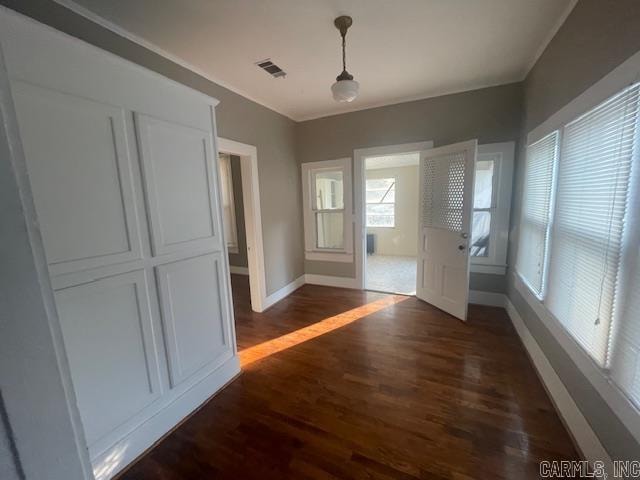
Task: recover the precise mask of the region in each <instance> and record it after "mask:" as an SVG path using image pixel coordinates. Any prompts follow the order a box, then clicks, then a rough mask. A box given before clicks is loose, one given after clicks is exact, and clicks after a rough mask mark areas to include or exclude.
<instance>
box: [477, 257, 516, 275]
mask: <svg viewBox="0 0 640 480" xmlns="http://www.w3.org/2000/svg"><path fill="white" fill-rule="evenodd" d="M471 272H472V273H489V274H491V275H505V274H506V273H507V266H506V265H484V264H480V263H473V260H471Z"/></svg>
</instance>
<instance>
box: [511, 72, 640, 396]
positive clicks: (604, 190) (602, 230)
mask: <svg viewBox="0 0 640 480" xmlns="http://www.w3.org/2000/svg"><path fill="white" fill-rule="evenodd" d="M639 98H640V84H635V85H633V86H631V87H627V88H625V89H624V90H623V91H621V92H620V93H618V94H617V95H614V96H613V97H611V98H610V99H608V100H607V101H605V102H603V103H601V104H600V105H598V106H596V107H595V108H592V109H591V110H589V111H588V112H586V113H585V114H583V115H581V116H580V117H578V118H577V119H574V120H573V121H571V122H569V123H567V124H566V125H564V126H563V127H562V128H560V130H559V131H557V132H554V133H553V134H551V135H549V136H547V137H545V138H543V139H542V140H540V141H539V142H536V143H534V144H532V145H530V146H529V148H528V149H527V162H526V173H525V188H524V195H523V213H522V220H521V228H520V230H521V232H520V242H519V247H518V262H517V265H516V269H517V271H518V273H519V275H520V276H521V277H522V278H523V280H524V281H525V284H526V286H527V287H529V289H530V290H532V291H533V292H534V293H535V294H536V296H538V298H539V300H540V301H541V304H542V305H543V306H544V307H543V308H544V311H545V312H547V314H548V315H549V316H550V318H552V319H554V320H555V321H557V322H558V323H559V324H560V325H562V327H563V328H564V331H565V332H566V333H567V334H568V335H570V336H571V337H572V338H573V339H574V340H575V342H576V343H577V344H578V345H579V346H580V347H581V348H582V350H583V351H584V352H586V353H587V354H588V355H589V356H590V357H591V358H592V359H593V360H594V361H595V362H596V363H597V364H598V365H599V366H600V367H601V369H602V372H603V373H604V374H605V375H607V376H609V377H610V378H611V379H612V380H613V381H614V382H615V383H616V384H617V385H618V386H619V387H620V389H621V390H622V391H623V392H624V393H625V394H626V395H627V396H628V398H630V399H631V400H632V401H633V402H634V403H635V404H636V406H640V293H639V292H640V229H639V227H640V222H639V221H638V220H639V219H638V205H639V204H640V197H639V193H640V192H639V187H640V181H639V180H640V158H639V156H640V151H639V147H640V126H639V122H640V115H639V114H638V111H639V109H640V100H639ZM554 143H555V144H558V143H559V148H556V147H555V146H554ZM552 151H553V152H556V153H553V154H552V153H551V152H552ZM549 164H552V165H553V167H549ZM554 168H555V170H556V172H555V175H554V174H552V173H549V172H551V171H553V170H554ZM545 236H546V240H541V239H542V238H543V237H545Z"/></svg>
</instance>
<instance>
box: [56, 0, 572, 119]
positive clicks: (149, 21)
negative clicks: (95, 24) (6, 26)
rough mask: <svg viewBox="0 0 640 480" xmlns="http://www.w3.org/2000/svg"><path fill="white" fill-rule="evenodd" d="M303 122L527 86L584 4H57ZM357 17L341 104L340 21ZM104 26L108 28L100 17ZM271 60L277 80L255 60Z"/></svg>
mask: <svg viewBox="0 0 640 480" xmlns="http://www.w3.org/2000/svg"><path fill="white" fill-rule="evenodd" d="M57 1H58V2H59V3H61V4H63V5H66V6H69V7H71V8H73V9H74V10H76V11H78V12H79V13H82V14H84V15H85V16H88V17H90V18H92V19H94V20H97V21H101V23H103V24H105V25H107V26H109V27H110V28H112V29H115V30H119V33H123V34H126V35H127V36H128V37H129V38H132V39H134V40H136V41H138V42H140V43H143V44H145V45H146V46H147V47H151V48H153V49H154V50H156V51H159V52H161V53H163V54H164V55H166V56H169V57H171V58H172V59H173V60H177V61H179V62H180V63H182V64H183V65H185V66H188V67H189V68H191V69H192V70H195V71H197V72H198V73H200V74H202V75H204V76H206V77H208V78H209V79H211V80H213V81H215V82H217V83H219V84H221V85H223V86H226V87H228V88H230V89H231V90H234V91H236V92H237V93H240V94H242V95H244V96H246V97H248V98H251V99H253V100H255V101H257V102H259V103H261V104H263V105H265V106H268V107H270V108H272V109H274V110H276V111H278V112H281V113H283V114H285V115H287V116H289V117H290V118H293V119H294V120H304V119H309V118H317V117H322V116H326V115H331V114H335V113H341V112H345V111H353V110H360V109H364V108H369V107H373V106H380V105H388V104H392V103H398V102H402V101H408V100H415V99H418V98H426V97H431V96H436V95H442V94H446V93H453V92H459V91H464V90H471V89H475V88H481V87H485V86H490V85H499V84H503V83H509V82H514V81H519V80H522V79H523V78H524V76H525V75H526V73H527V71H528V70H529V68H530V67H531V65H532V64H533V62H534V61H535V60H536V59H537V57H538V56H539V54H540V53H541V51H542V50H543V49H544V47H545V46H546V44H547V43H548V41H549V40H550V39H551V37H552V36H553V34H554V33H555V32H556V30H557V28H558V27H559V26H560V25H561V24H562V22H563V21H564V19H565V18H566V15H568V13H569V12H570V10H571V8H572V7H573V6H574V5H575V2H576V0H75V1H73V0H57ZM342 14H348V15H351V16H352V17H353V19H354V23H353V27H351V29H350V30H349V33H348V35H347V69H348V70H349V72H350V73H351V74H353V75H354V77H355V79H356V80H357V81H359V82H360V92H361V93H360V96H359V97H358V98H357V99H356V100H355V101H354V102H352V103H350V104H338V103H336V102H334V101H333V99H332V97H331V91H330V86H331V84H332V83H333V82H334V81H335V77H336V75H338V74H339V73H340V71H341V54H340V36H339V33H338V31H337V30H336V28H335V27H334V26H333V19H334V18H335V17H336V16H338V15H342ZM103 20H104V21H103ZM265 58H270V59H271V60H272V61H273V62H274V63H276V64H277V65H279V66H280V67H281V68H282V69H283V70H285V71H286V72H287V77H286V78H285V79H274V78H272V77H271V76H270V75H268V74H267V73H265V72H264V71H262V70H260V69H259V68H258V67H257V66H255V65H254V63H255V62H257V61H259V60H263V59H265Z"/></svg>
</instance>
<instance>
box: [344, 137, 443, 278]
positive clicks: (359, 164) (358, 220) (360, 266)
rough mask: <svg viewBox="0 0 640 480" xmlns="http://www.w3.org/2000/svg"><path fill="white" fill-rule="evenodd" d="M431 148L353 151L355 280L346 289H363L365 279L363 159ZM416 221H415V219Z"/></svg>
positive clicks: (411, 145) (418, 145)
mask: <svg viewBox="0 0 640 480" xmlns="http://www.w3.org/2000/svg"><path fill="white" fill-rule="evenodd" d="M430 148H433V141H431V140H428V141H424V142H413V143H400V144H397V145H384V146H381V147H369V148H357V149H355V150H354V151H353V225H354V232H353V233H354V235H353V240H354V244H355V249H354V253H355V264H356V278H355V279H354V285H355V286H350V287H347V288H360V289H364V287H365V285H364V283H365V277H366V268H367V266H366V263H367V262H366V256H365V255H364V252H366V251H367V246H366V241H367V235H366V233H367V228H366V219H365V203H366V200H365V176H366V169H365V159H366V158H367V157H373V156H382V155H397V154H402V153H419V152H421V151H423V150H428V149H430ZM416 220H417V219H416Z"/></svg>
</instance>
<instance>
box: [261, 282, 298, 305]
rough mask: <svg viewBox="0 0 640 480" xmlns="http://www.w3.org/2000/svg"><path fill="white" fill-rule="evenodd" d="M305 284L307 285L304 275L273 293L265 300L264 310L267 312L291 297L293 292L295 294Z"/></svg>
mask: <svg viewBox="0 0 640 480" xmlns="http://www.w3.org/2000/svg"><path fill="white" fill-rule="evenodd" d="M304 284H305V276H304V275H300V276H299V277H298V278H296V279H295V280H294V281H293V282H291V283H289V284H287V285H285V286H284V287H282V288H281V289H280V290H276V291H275V292H273V293H272V294H271V295H269V296H268V297H267V298H266V299H265V302H264V304H263V308H264V310H266V309H267V308H269V307H271V306H272V305H274V304H276V303H278V302H279V301H280V300H282V299H283V298H285V297H287V296H289V295H291V294H292V293H293V292H295V291H296V290H297V289H299V288H300V287H301V286H303V285H304Z"/></svg>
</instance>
